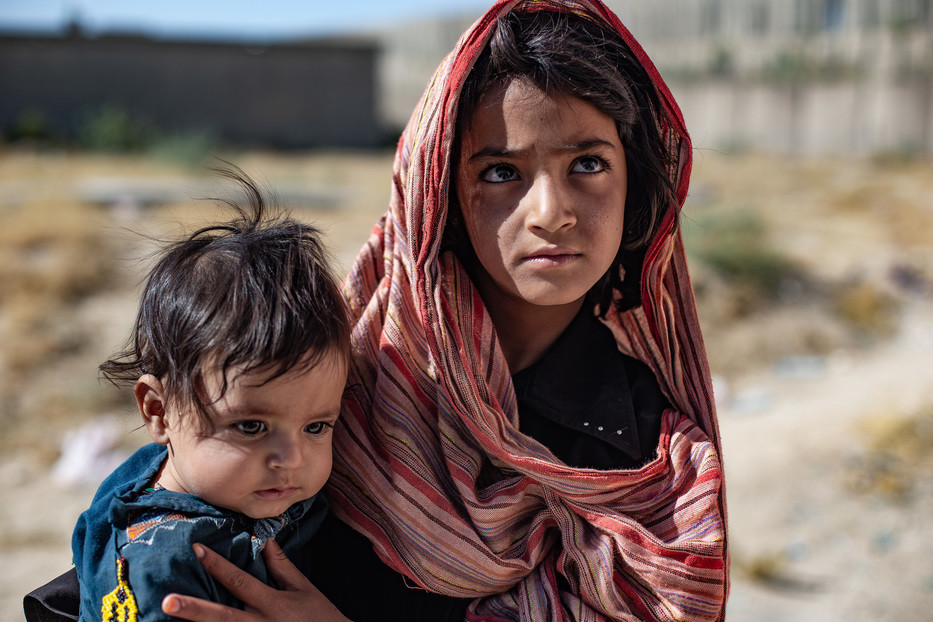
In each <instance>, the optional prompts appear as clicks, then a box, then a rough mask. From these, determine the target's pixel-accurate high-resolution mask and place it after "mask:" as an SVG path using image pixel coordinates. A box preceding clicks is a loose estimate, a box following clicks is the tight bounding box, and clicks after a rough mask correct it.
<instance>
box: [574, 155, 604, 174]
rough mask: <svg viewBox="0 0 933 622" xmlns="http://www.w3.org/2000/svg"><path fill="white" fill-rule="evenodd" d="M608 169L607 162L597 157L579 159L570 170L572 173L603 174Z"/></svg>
mask: <svg viewBox="0 0 933 622" xmlns="http://www.w3.org/2000/svg"><path fill="white" fill-rule="evenodd" d="M606 168H608V167H607V166H606V163H605V161H603V160H602V159H601V158H597V157H595V156H583V157H582V158H577V159H576V160H574V162H573V166H572V167H571V168H570V172H572V173H601V172H603V171H604V170H606Z"/></svg>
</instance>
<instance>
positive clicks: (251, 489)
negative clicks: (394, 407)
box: [158, 351, 347, 518]
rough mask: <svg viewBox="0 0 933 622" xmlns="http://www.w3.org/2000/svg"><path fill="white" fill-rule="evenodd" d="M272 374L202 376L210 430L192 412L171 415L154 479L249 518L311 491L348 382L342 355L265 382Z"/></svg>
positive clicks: (323, 472)
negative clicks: (160, 466)
mask: <svg viewBox="0 0 933 622" xmlns="http://www.w3.org/2000/svg"><path fill="white" fill-rule="evenodd" d="M270 375H271V374H270V373H269V372H267V371H254V372H249V373H246V374H241V375H236V370H232V371H228V373H227V381H228V386H227V391H226V393H225V394H224V396H223V398H221V399H220V400H217V401H215V402H213V403H211V400H212V399H215V398H216V396H217V395H219V394H220V388H221V384H222V378H221V375H220V372H219V371H218V372H216V373H214V374H208V375H207V376H206V377H205V383H204V384H205V386H204V389H205V393H206V395H207V396H209V399H207V400H205V403H207V404H208V406H207V411H208V416H209V417H210V419H211V422H212V423H213V429H212V430H210V429H207V426H204V425H203V424H201V423H199V421H198V417H197V416H196V415H195V414H194V413H191V412H188V413H185V414H184V415H183V416H181V417H179V416H178V414H177V412H172V410H173V408H174V407H170V412H169V413H168V423H169V430H168V435H169V439H170V440H169V457H168V460H167V462H166V465H165V467H164V468H163V470H162V472H161V474H160V475H159V479H158V482H159V483H160V484H161V485H163V486H164V487H165V488H168V489H169V490H176V491H178V492H188V493H191V494H195V495H197V496H199V497H201V498H202V499H204V500H205V501H207V502H208V503H210V504H212V505H215V506H219V507H224V508H227V509H230V510H235V511H237V512H240V513H242V514H246V515H247V516H250V517H251V518H264V517H268V516H277V515H279V514H281V513H282V512H284V511H285V510H286V509H288V507H289V506H291V505H292V504H293V503H296V502H298V501H302V500H304V499H307V498H309V497H311V496H313V495H315V494H316V493H317V492H318V491H319V490H320V489H321V487H322V486H323V485H324V483H325V482H326V481H327V478H328V477H329V476H330V470H331V462H332V454H331V440H332V437H333V427H334V423H335V422H336V421H337V417H338V415H339V413H340V402H341V397H342V395H343V390H344V386H345V385H346V380H347V365H346V362H345V359H344V357H343V356H342V355H340V354H339V353H337V352H336V351H328V352H327V354H326V355H325V356H323V357H321V359H320V361H318V363H317V364H316V365H314V366H313V367H309V368H305V369H299V370H298V371H294V372H289V373H286V374H284V375H282V376H279V377H278V378H275V379H273V380H271V381H269V382H266V383H265V384H263V381H264V380H266V379H267V378H268V377H269V376H270Z"/></svg>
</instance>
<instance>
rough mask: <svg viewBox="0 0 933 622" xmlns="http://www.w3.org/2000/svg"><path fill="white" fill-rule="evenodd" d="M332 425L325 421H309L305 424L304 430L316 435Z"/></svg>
mask: <svg viewBox="0 0 933 622" xmlns="http://www.w3.org/2000/svg"><path fill="white" fill-rule="evenodd" d="M332 427H333V426H332V425H331V424H329V423H327V422H326V421H315V422H314V423H309V424H308V425H306V426H305V432H307V433H308V434H313V435H315V436H317V435H319V434H324V433H325V432H327V430H328V428H332Z"/></svg>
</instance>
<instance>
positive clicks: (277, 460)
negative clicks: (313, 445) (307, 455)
mask: <svg viewBox="0 0 933 622" xmlns="http://www.w3.org/2000/svg"><path fill="white" fill-rule="evenodd" d="M302 466H304V453H303V452H302V447H301V442H300V440H298V439H294V438H288V437H280V438H277V439H273V440H272V447H271V451H270V452H269V467H270V468H273V469H297V468H300V467H302Z"/></svg>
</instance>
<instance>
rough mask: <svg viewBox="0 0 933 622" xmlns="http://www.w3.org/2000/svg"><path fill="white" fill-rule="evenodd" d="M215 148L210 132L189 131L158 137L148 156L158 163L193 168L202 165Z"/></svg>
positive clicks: (215, 142)
mask: <svg viewBox="0 0 933 622" xmlns="http://www.w3.org/2000/svg"><path fill="white" fill-rule="evenodd" d="M216 148H217V138H216V136H214V134H213V133H212V132H210V131H208V130H191V131H188V132H177V133H174V134H167V135H164V136H161V137H159V138H158V140H156V141H154V142H153V144H152V146H151V147H150V148H149V150H148V154H149V155H150V156H151V157H152V158H153V159H155V160H158V161H160V162H167V163H170V164H175V165H180V166H187V167H192V168H194V167H197V166H200V165H201V164H203V163H204V162H205V161H206V160H207V159H208V157H209V156H210V155H211V153H213V152H214V151H215V150H216Z"/></svg>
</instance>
